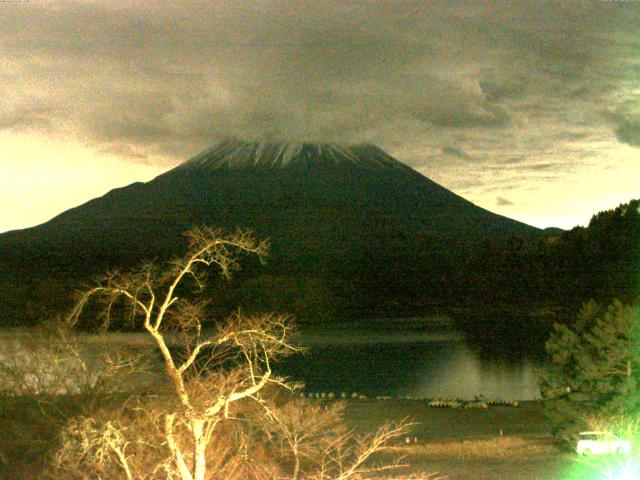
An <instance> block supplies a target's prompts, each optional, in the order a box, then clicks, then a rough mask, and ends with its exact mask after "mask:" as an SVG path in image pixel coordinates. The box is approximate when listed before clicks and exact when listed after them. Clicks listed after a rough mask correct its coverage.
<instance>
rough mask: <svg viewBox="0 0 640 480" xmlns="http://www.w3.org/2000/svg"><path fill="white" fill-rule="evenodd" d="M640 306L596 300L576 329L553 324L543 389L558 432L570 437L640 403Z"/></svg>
mask: <svg viewBox="0 0 640 480" xmlns="http://www.w3.org/2000/svg"><path fill="white" fill-rule="evenodd" d="M639 323H640V310H639V309H638V308H637V307H632V306H626V305H623V304H622V303H621V302H619V301H617V300H616V301H614V302H613V304H611V305H610V306H608V307H603V306H601V305H599V304H598V303H596V302H595V301H593V300H590V301H589V302H587V303H586V304H585V305H584V306H583V307H582V309H581V311H580V313H579V314H578V317H577V319H576V322H575V324H574V325H573V326H572V327H569V326H567V325H562V324H556V325H554V332H553V333H552V335H551V336H550V338H549V340H548V341H547V343H546V350H547V354H548V363H547V366H546V368H545V369H544V371H543V372H542V373H541V384H540V389H541V393H542V398H543V400H544V405H545V411H546V414H547V416H548V418H549V419H550V421H551V422H552V424H553V428H554V434H556V435H557V436H560V437H563V438H567V439H571V438H574V437H575V435H576V434H577V433H578V432H579V431H580V430H583V429H588V428H589V425H590V423H591V422H592V421H595V420H597V421H599V422H602V420H605V421H606V420H607V419H613V418H615V417H618V416H620V415H627V414H630V413H632V412H634V411H636V410H637V409H638V407H639V406H640V392H638V385H640V352H639V350H640V325H639Z"/></svg>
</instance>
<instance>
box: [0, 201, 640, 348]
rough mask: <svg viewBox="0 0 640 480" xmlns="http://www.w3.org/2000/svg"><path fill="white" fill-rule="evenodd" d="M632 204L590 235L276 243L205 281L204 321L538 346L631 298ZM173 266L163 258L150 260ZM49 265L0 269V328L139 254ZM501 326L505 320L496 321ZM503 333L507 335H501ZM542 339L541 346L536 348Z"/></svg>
mask: <svg viewBox="0 0 640 480" xmlns="http://www.w3.org/2000/svg"><path fill="white" fill-rule="evenodd" d="M639 207H640V200H632V201H630V202H628V203H625V204H622V205H620V206H619V207H617V208H615V209H612V210H607V211H603V212H600V213H597V214H596V215H594V216H593V218H592V219H591V221H590V223H589V225H588V226H587V227H576V228H574V229H572V230H569V231H566V232H562V231H560V230H552V231H546V232H545V233H544V234H543V235H535V236H517V235H510V236H507V237H494V238H489V239H485V240H481V241H478V242H474V241H472V240H469V239H466V240H459V241H456V239H452V238H448V239H445V238H427V237H425V238H421V239H419V240H415V239H412V240H408V239H403V238H400V237H398V238H394V240H393V242H389V241H388V238H384V239H383V238H382V237H379V238H377V237H376V236H371V237H370V238H368V239H367V241H366V242H362V243H361V244H359V245H353V246H352V247H351V248H350V249H349V251H344V248H345V247H344V246H343V245H342V246H340V248H332V246H331V244H327V245H326V246H324V245H323V242H322V241H321V239H319V241H318V248H317V249H314V250H312V251H307V252H304V254H300V253H299V252H296V255H295V256H292V255H289V253H290V252H291V251H295V249H293V248H291V249H290V248H289V246H288V245H287V243H286V242H280V243H279V244H276V245H275V247H276V248H275V249H274V250H273V251H272V253H271V255H270V257H269V265H268V266H267V268H266V269H264V268H262V267H260V268H259V267H258V265H251V264H249V265H247V266H245V268H244V270H243V271H242V272H239V274H237V275H236V276H235V278H234V279H233V280H232V281H231V283H228V284H225V286H224V288H223V286H222V284H221V282H217V281H216V279H212V280H213V281H212V282H211V286H210V287H208V288H210V289H212V292H211V298H214V299H215V303H214V304H212V305H211V306H210V308H211V310H212V315H224V314H225V313H228V312H229V311H231V310H233V309H234V308H237V307H238V305H240V306H241V307H242V308H244V309H246V310H248V311H265V310H268V311H276V312H287V313H291V314H294V315H296V316H297V317H298V318H299V320H300V321H301V322H305V321H306V322H311V321H313V322H329V323H330V322H332V321H348V320H350V319H363V318H367V317H381V316H384V317H386V316H415V315H425V314H430V313H450V314H451V315H452V316H453V317H454V318H456V319H458V320H460V324H461V326H463V327H464V328H466V329H468V330H470V331H472V333H475V334H477V335H481V336H482V335H485V336H486V337H487V338H488V339H491V338H492V339H496V338H497V339H498V341H501V340H500V339H501V335H500V334H499V333H500V332H498V333H496V331H495V329H496V328H498V327H497V326H499V325H504V326H505V328H506V329H510V331H507V330H504V331H503V335H502V336H506V337H511V338H516V339H521V338H525V337H536V338H540V337H541V336H544V335H543V334H544V332H545V331H546V329H547V327H548V326H549V325H550V324H551V323H552V322H554V321H569V320H568V319H570V318H572V317H573V316H575V312H576V311H577V310H578V309H579V307H580V305H582V303H584V302H585V301H587V300H589V299H591V298H593V299H595V300H597V301H599V302H601V303H607V302H609V301H611V300H613V299H614V298H615V299H619V300H621V301H622V302H624V303H633V302H634V301H636V300H637V298H638V294H639V284H640V211H639ZM169 257H170V251H167V252H163V253H161V254H160V255H158V257H157V258H156V259H157V261H162V260H163V259H166V258H169ZM80 259H81V260H79V261H77V262H75V263H74V262H72V261H68V260H67V261H65V262H62V261H58V262H57V263H56V262H52V261H51V259H50V258H49V257H47V252H41V254H40V256H38V257H35V258H33V257H32V258H28V259H25V260H24V261H23V262H21V261H16V262H13V263H12V264H11V265H5V266H2V265H0V272H1V273H0V291H2V301H1V302H0V322H1V323H2V325H4V326H10V325H28V324H35V323H38V322H40V321H42V320H43V319H45V318H49V317H51V316H52V315H53V314H54V313H55V312H60V311H63V310H64V309H65V308H67V307H68V306H69V305H70V304H71V302H72V300H73V291H74V289H76V288H78V287H80V286H81V285H83V284H85V283H86V282H89V281H90V278H91V277H92V276H94V275H95V274H97V273H100V272H103V271H105V269H106V268H114V267H119V268H124V269H126V268H129V267H131V266H133V265H135V264H136V263H138V262H139V261H140V260H141V259H140V258H138V257H137V256H136V255H130V256H127V255H126V254H120V255H119V256H114V255H112V256H110V257H109V256H106V255H105V257H104V258H97V259H91V258H82V256H81V255H80ZM507 317H508V320H505V318H507ZM505 332H506V333H505ZM542 341H543V340H542Z"/></svg>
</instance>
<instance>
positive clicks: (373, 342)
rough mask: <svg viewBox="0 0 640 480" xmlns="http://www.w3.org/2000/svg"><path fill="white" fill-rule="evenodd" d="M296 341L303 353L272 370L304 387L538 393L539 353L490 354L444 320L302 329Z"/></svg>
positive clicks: (506, 395)
mask: <svg viewBox="0 0 640 480" xmlns="http://www.w3.org/2000/svg"><path fill="white" fill-rule="evenodd" d="M301 343H302V344H303V345H305V346H306V348H307V351H306V352H305V354H304V355H296V356H294V357H291V358H287V359H285V360H284V361H282V362H280V364H279V365H278V367H277V372H278V373H279V374H282V375H286V376H288V377H290V378H291V379H294V380H299V381H302V382H303V383H304V384H305V390H304V391H305V392H307V393H322V392H324V393H329V392H333V393H334V394H335V395H340V394H341V393H342V392H344V393H346V394H347V395H351V394H352V393H354V392H355V393H358V394H362V395H366V396H369V397H375V396H382V395H385V396H392V397H400V396H410V397H424V398H458V399H463V400H471V399H473V398H474V397H476V396H482V397H484V398H485V399H487V400H491V399H502V400H506V399H513V400H533V399H537V398H540V391H539V388H538V377H537V374H536V369H537V368H538V367H539V365H540V363H539V360H536V359H535V358H527V356H526V355H525V354H524V353H523V352H513V351H496V352H493V353H494V354H493V355H492V354H487V352H486V351H482V349H480V348H477V347H476V346H473V345H470V344H469V341H468V340H467V338H466V336H465V335H464V334H462V333H461V332H459V331H456V330H455V328H453V326H452V325H451V324H450V323H448V322H446V321H436V322H428V323H425V322H424V321H423V322H408V324H406V323H402V322H399V321H395V322H393V321H392V322H389V323H387V324H385V322H375V324H374V325H372V326H360V327H358V326H346V327H344V326H342V327H334V326H331V327H313V328H304V329H303V330H302V333H301ZM494 348H495V347H494Z"/></svg>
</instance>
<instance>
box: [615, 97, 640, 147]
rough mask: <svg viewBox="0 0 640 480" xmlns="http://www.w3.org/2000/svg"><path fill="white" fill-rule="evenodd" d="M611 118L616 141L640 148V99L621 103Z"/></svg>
mask: <svg viewBox="0 0 640 480" xmlns="http://www.w3.org/2000/svg"><path fill="white" fill-rule="evenodd" d="M613 117H614V120H615V122H616V137H617V138H618V140H620V141H621V142H624V143H628V144H629V145H633V146H635V147H640V98H638V99H635V100H630V101H627V102H625V103H623V104H622V105H621V106H619V107H618V109H617V110H616V111H615V112H614V115H613Z"/></svg>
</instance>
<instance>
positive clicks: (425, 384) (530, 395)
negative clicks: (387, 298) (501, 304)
mask: <svg viewBox="0 0 640 480" xmlns="http://www.w3.org/2000/svg"><path fill="white" fill-rule="evenodd" d="M20 337H21V334H19V333H15V332H11V331H5V332H0V360H1V359H2V358H3V352H4V355H9V358H13V360H14V361H18V362H20V361H27V360H29V359H30V361H33V360H34V359H37V358H40V357H42V358H40V361H42V360H43V358H45V357H43V356H42V355H38V354H36V352H35V351H33V350H31V349H30V348H29V347H28V346H25V347H17V348H18V350H15V348H16V347H12V345H13V342H14V341H16V340H19V339H20ZM84 338H85V340H84V342H85V343H86V348H88V350H87V351H98V350H100V349H104V348H106V349H111V348H112V347H113V345H114V343H115V344H121V345H128V346H129V347H130V348H132V349H136V350H139V349H144V350H146V349H147V348H149V349H154V348H155V346H154V344H153V342H152V340H151V338H150V336H148V335H147V334H145V333H123V334H114V333H111V334H108V339H109V340H108V341H107V343H102V342H103V340H104V338H102V339H101V338H100V337H98V336H91V335H89V336H85V337H84ZM474 341H475V342H476V343H479V342H480V341H479V340H474ZM474 341H470V340H468V338H467V336H466V335H464V334H463V333H461V332H460V331H458V330H456V328H455V327H454V325H453V322H452V321H451V320H450V319H447V318H430V319H414V320H411V319H409V320H408V319H384V320H379V321H368V322H367V323H366V324H363V323H360V324H358V323H349V324H346V325H345V324H340V325H325V326H313V327H310V326H306V327H305V326H303V328H302V331H301V334H300V339H299V342H298V343H300V344H302V345H303V346H304V347H305V348H306V351H305V353H304V354H300V355H295V356H292V357H288V358H286V359H284V360H282V361H280V362H278V363H277V364H276V366H275V370H276V373H278V374H280V375H285V376H287V377H289V378H290V379H291V380H296V381H300V382H303V383H304V384H305V389H304V391H305V392H306V393H307V394H309V393H325V394H328V393H329V392H333V393H334V395H336V396H340V395H341V394H342V393H343V392H344V393H346V394H347V395H352V394H353V393H358V394H361V395H366V396H368V397H376V396H391V397H394V398H397V397H414V398H457V399H461V400H472V399H474V397H476V396H482V397H484V398H485V399H486V400H494V399H501V400H508V399H511V400H533V399H537V398H539V397H540V392H539V389H538V378H537V375H536V369H537V368H538V366H539V365H540V360H539V359H536V358H535V357H534V358H529V357H527V355H525V354H524V352H523V351H522V350H518V348H515V347H514V346H513V345H508V344H506V343H503V342H494V343H493V344H492V346H491V348H490V349H489V350H487V348H479V347H480V345H473V342H474ZM100 345H101V346H100ZM485 347H486V345H485ZM11 348H14V350H11ZM25 348H26V350H25ZM7 349H9V350H7ZM5 350H6V351H5ZM10 352H13V353H10ZM18 353H20V355H18ZM23 357H24V358H23ZM19 358H23V360H19ZM158 359H159V358H158Z"/></svg>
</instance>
